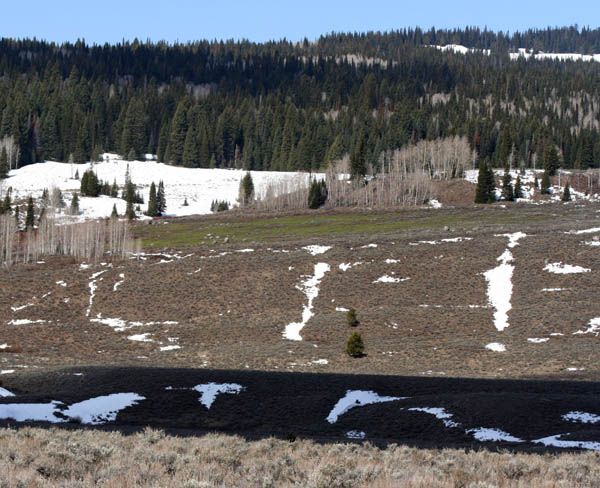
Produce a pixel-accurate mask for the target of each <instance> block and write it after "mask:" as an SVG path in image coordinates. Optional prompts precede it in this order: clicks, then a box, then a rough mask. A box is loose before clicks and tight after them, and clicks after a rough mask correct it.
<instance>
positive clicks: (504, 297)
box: [483, 232, 526, 347]
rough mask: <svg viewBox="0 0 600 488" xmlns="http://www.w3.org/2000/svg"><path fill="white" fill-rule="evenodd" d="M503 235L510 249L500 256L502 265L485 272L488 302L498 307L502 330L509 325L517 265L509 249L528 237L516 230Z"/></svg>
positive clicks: (498, 325) (497, 320)
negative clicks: (513, 279) (514, 264)
mask: <svg viewBox="0 0 600 488" xmlns="http://www.w3.org/2000/svg"><path fill="white" fill-rule="evenodd" d="M501 237H507V238H508V249H506V250H505V251H504V252H503V253H502V254H501V255H500V257H499V258H498V261H500V265H498V266H496V267H495V268H493V269H490V270H489V271H486V272H485V273H484V274H483V276H484V277H485V279H486V281H487V282H488V288H487V295H488V302H489V304H490V305H492V306H493V307H494V308H495V309H496V310H495V312H494V326H495V327H496V329H497V330H499V331H500V332H502V331H503V330H504V329H506V328H507V327H508V326H509V323H508V312H509V311H510V309H511V308H512V305H511V298H512V291H513V285H512V276H513V271H514V269H515V267H514V266H513V265H512V264H511V263H512V262H513V255H512V253H511V252H510V250H509V249H512V248H514V247H515V246H518V245H519V240H520V239H522V238H524V237H526V234H525V233H523V232H515V233H513V234H502V235H501ZM486 347H487V346H486Z"/></svg>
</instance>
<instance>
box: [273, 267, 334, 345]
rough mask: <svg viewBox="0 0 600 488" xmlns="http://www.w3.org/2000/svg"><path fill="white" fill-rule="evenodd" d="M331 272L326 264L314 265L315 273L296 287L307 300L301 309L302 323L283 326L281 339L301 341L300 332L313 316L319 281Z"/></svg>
mask: <svg viewBox="0 0 600 488" xmlns="http://www.w3.org/2000/svg"><path fill="white" fill-rule="evenodd" d="M330 270H331V266H329V264H327V263H317V264H315V272H314V274H313V275H312V276H310V277H309V278H307V279H306V280H305V281H303V282H302V283H301V284H300V285H298V286H296V288H297V289H298V290H300V291H301V292H303V293H304V295H305V296H306V298H307V300H308V301H307V303H306V305H304V308H303V309H302V321H301V322H291V323H289V324H287V325H286V326H285V330H284V331H283V337H284V338H285V339H288V340H290V341H301V340H302V336H301V335H300V331H301V330H302V329H303V328H304V326H305V325H306V324H307V323H308V321H309V320H310V319H311V318H312V317H313V316H314V314H315V313H314V312H313V302H314V300H315V298H317V297H318V296H319V290H320V288H319V287H320V285H321V280H322V279H323V277H324V276H325V273H327V272H328V271H330Z"/></svg>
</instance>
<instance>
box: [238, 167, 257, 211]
mask: <svg viewBox="0 0 600 488" xmlns="http://www.w3.org/2000/svg"><path fill="white" fill-rule="evenodd" d="M239 200H240V205H241V206H242V207H247V206H249V205H250V204H251V203H252V202H253V200H254V181H252V175H251V174H250V172H247V173H246V174H245V175H244V177H243V178H242V179H241V181H240V191H239Z"/></svg>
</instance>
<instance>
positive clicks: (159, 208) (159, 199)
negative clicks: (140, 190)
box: [156, 180, 167, 216]
mask: <svg viewBox="0 0 600 488" xmlns="http://www.w3.org/2000/svg"><path fill="white" fill-rule="evenodd" d="M166 211H167V197H166V195H165V184H164V183H163V181H162V180H161V181H159V182H158V191H157V192H156V213H157V214H158V215H159V216H161V215H164V214H165V212H166Z"/></svg>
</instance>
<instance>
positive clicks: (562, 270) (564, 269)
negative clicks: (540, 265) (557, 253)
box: [544, 262, 591, 274]
mask: <svg viewBox="0 0 600 488" xmlns="http://www.w3.org/2000/svg"><path fill="white" fill-rule="evenodd" d="M544 271H548V272H549V273H555V274H576V273H589V272H590V271H591V269H589V268H583V267H581V266H572V265H570V264H563V263H560V262H559V263H550V264H547V265H546V266H545V267H544Z"/></svg>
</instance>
